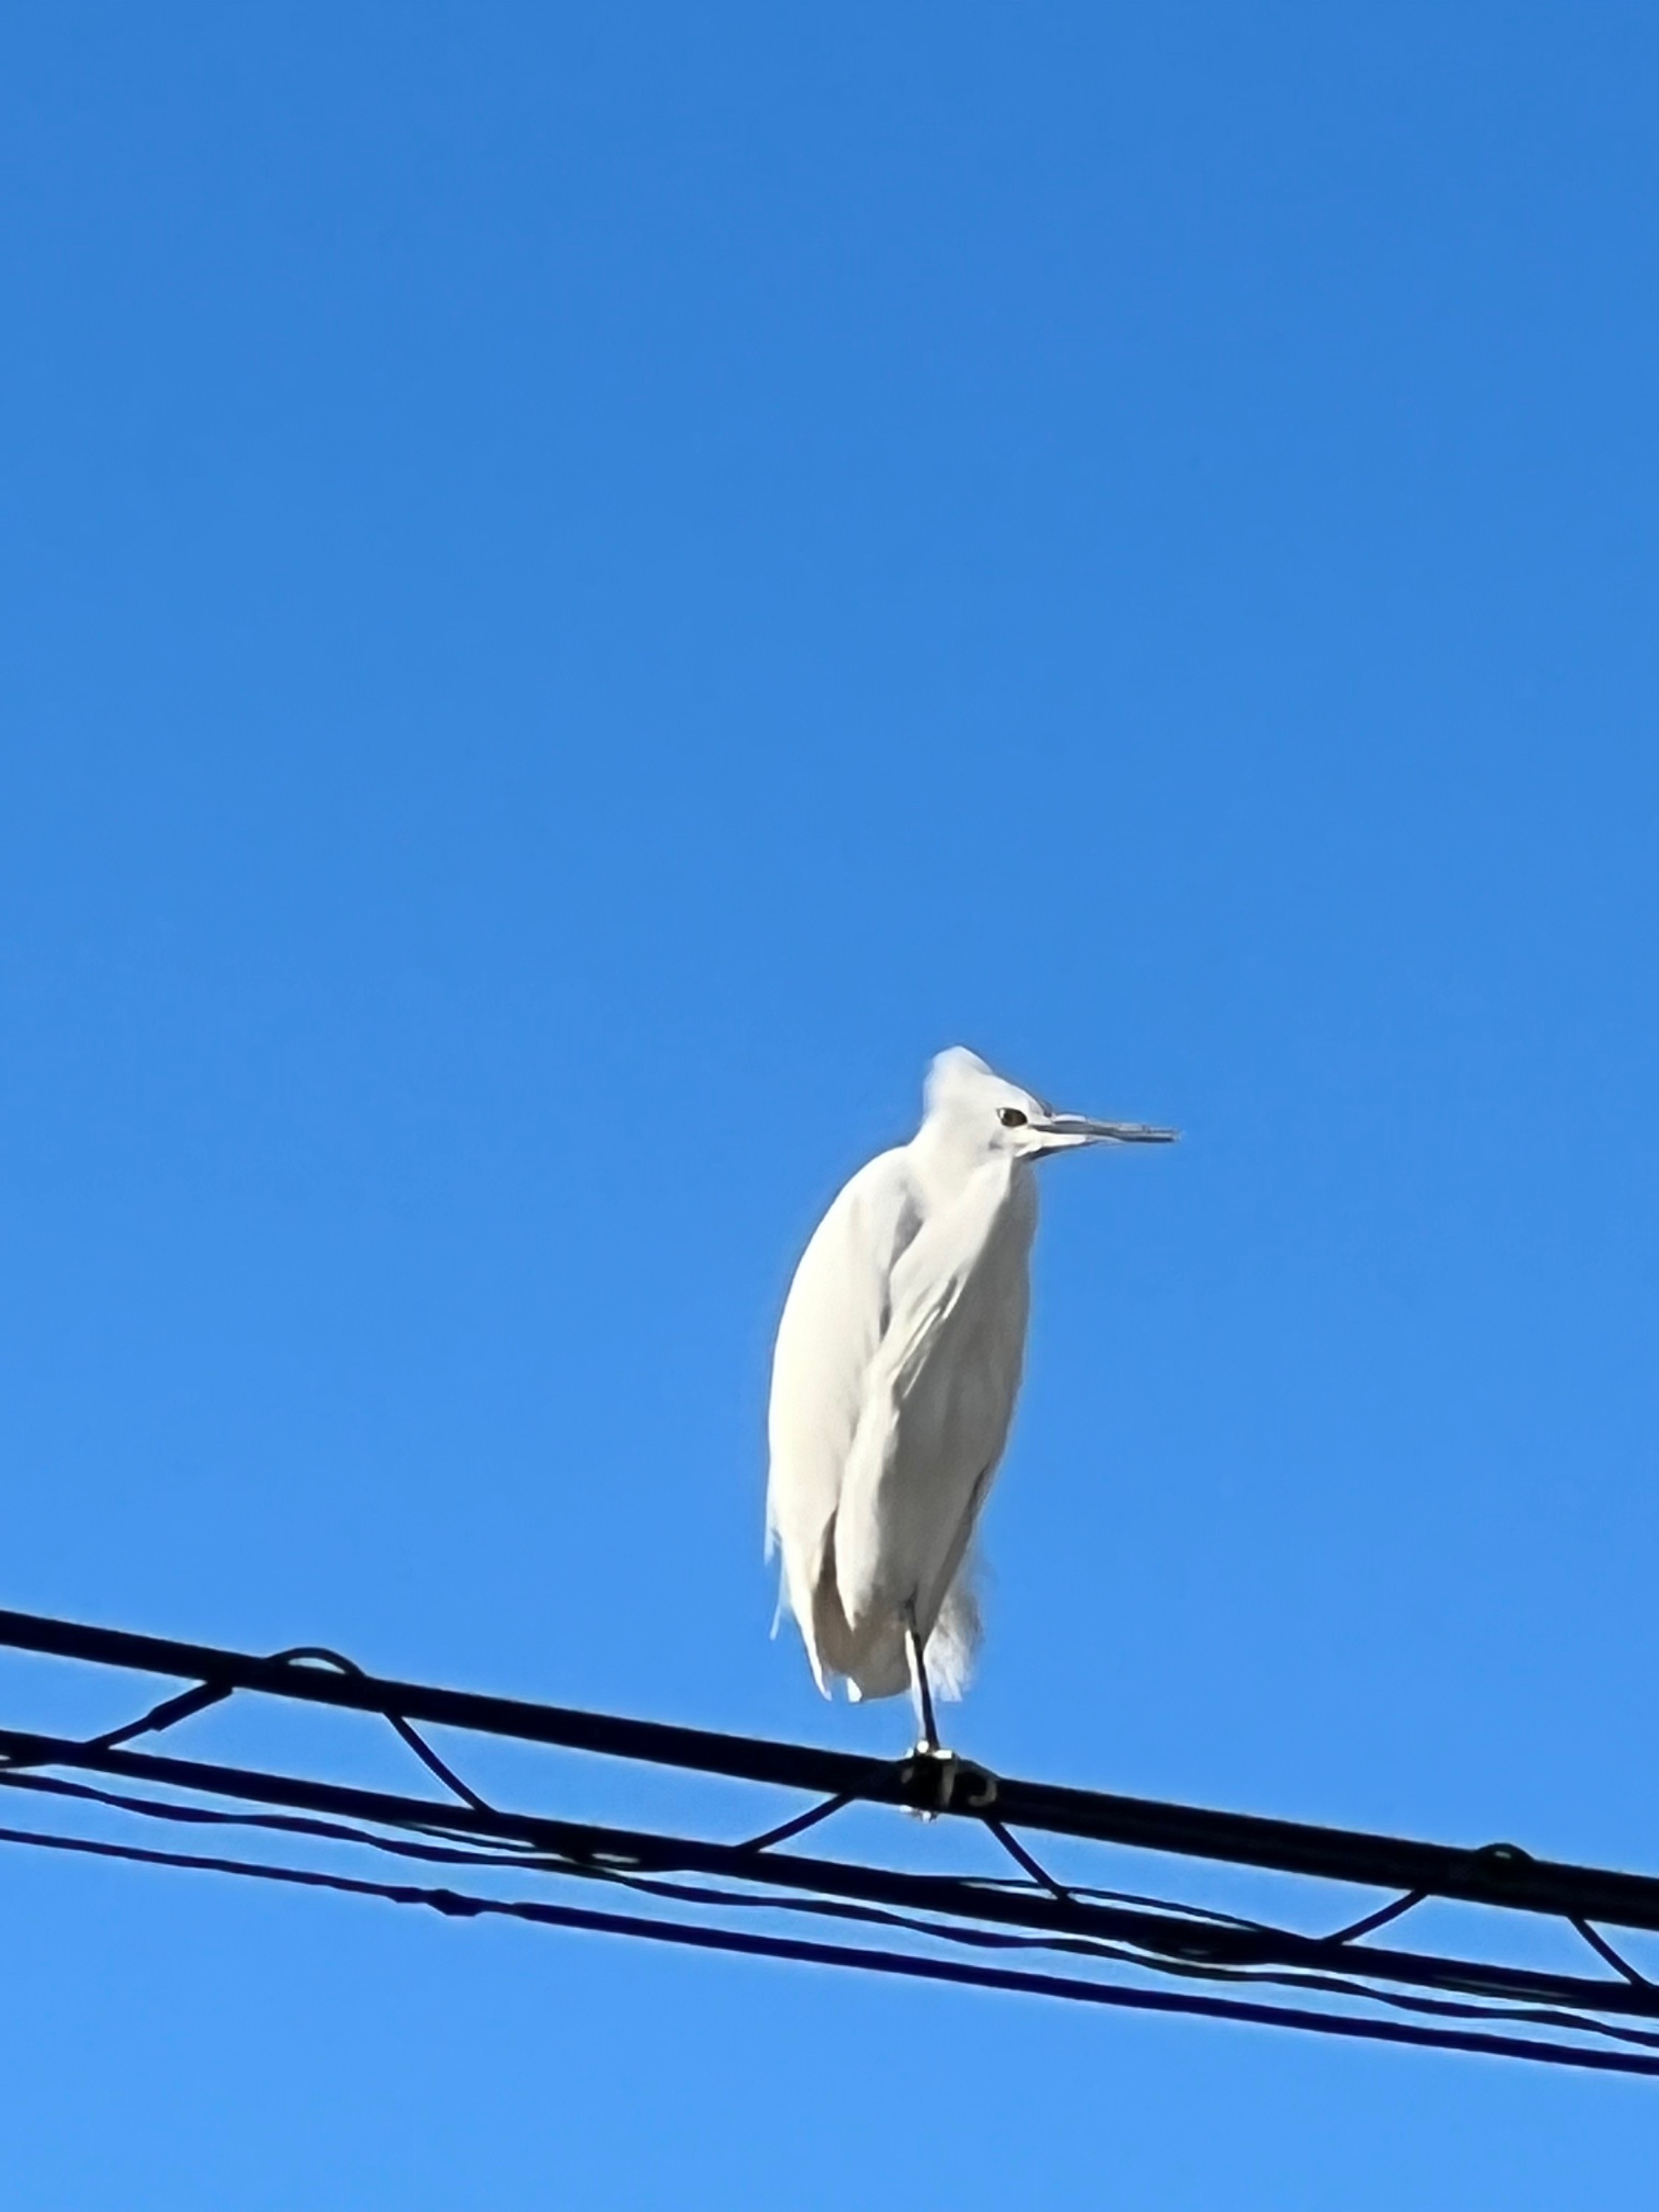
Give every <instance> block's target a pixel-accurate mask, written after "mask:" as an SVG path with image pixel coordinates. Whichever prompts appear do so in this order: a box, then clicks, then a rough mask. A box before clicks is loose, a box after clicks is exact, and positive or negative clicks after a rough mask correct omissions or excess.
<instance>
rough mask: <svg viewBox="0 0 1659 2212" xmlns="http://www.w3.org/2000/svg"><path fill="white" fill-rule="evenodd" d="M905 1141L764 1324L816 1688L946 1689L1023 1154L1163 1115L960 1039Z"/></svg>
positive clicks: (785, 1568)
mask: <svg viewBox="0 0 1659 2212" xmlns="http://www.w3.org/2000/svg"><path fill="white" fill-rule="evenodd" d="M926 1105H927V1111H926V1113H925V1115H924V1117H923V1120H922V1124H921V1128H920V1129H919V1130H918V1131H917V1132H916V1134H915V1136H914V1137H913V1138H912V1139H910V1142H909V1143H908V1145H900V1146H896V1148H895V1149H894V1150H893V1151H891V1152H882V1153H880V1154H879V1155H878V1157H877V1158H875V1159H873V1160H872V1161H871V1162H870V1164H868V1166H867V1167H864V1168H860V1170H859V1172H858V1173H857V1174H856V1175H855V1176H854V1177H853V1179H852V1181H851V1182H849V1183H848V1185H847V1186H846V1188H845V1189H843V1190H842V1193H841V1194H840V1195H839V1196H838V1197H837V1198H836V1200H835V1202H834V1203H833V1205H832V1206H830V1208H829V1212H827V1213H826V1214H825V1215H824V1217H823V1220H822V1221H821V1222H820V1223H819V1224H818V1226H817V1229H816V1230H815V1231H814V1232H813V1234H812V1238H811V1243H809V1244H808V1245H807V1247H806V1249H805V1253H804V1254H803V1255H802V1256H801V1261H800V1265H799V1267H797V1269H796V1270H795V1277H794V1280H793V1283H792V1284H791V1285H790V1286H789V1295H788V1297H787V1300H786V1301H785V1304H784V1309H783V1318H782V1320H781V1322H780V1323H779V1325H778V1340H777V1347H776V1350H775V1353H774V1355H773V1361H772V1395H771V1404H770V1408H769V1416H768V1431H769V1443H770V1449H771V1472H770V1476H769V1481H768V1485H767V1500H766V1519H767V1553H768V1556H770V1555H771V1553H772V1552H773V1551H774V1550H776V1551H777V1552H779V1553H781V1554H782V1587H781V1592H780V1597H779V1613H780V1616H781V1614H782V1613H783V1611H784V1610H785V1609H786V1608H787V1610H788V1611H789V1612H790V1613H793V1615H794V1618H795V1620H796V1621H797V1623H798V1624H799V1628H800V1632H801V1636H802V1638H803V1639H804V1641H805V1645H806V1656H807V1657H808V1659H809V1660H810V1661H811V1666H812V1673H813V1675H814V1677H815V1679H816V1680H817V1685H818V1687H819V1689H820V1690H822V1691H823V1694H824V1695H825V1696H826V1697H829V1696H831V1695H832V1694H833V1691H834V1685H835V1682H836V1680H837V1679H838V1678H839V1679H841V1680H844V1681H845V1682H846V1685H847V1692H848V1696H849V1697H852V1698H890V1697H895V1696H896V1695H897V1694H898V1693H899V1692H901V1691H902V1690H904V1689H906V1688H907V1687H908V1689H909V1690H910V1692H911V1693H912V1695H913V1697H914V1698H915V1702H916V1707H917V1711H918V1715H919V1717H920V1720H921V1729H922V1741H923V1745H924V1747H927V1748H928V1749H937V1747H938V1737H937V1734H936V1731H935V1729H934V1725H933V1701H932V1697H931V1695H930V1674H931V1682H932V1686H933V1687H936V1688H937V1689H938V1690H939V1693H940V1694H941V1695H942V1696H944V1697H951V1698H953V1697H957V1696H959V1695H960V1694H961V1692H962V1690H963V1686H964V1684H965V1682H966V1680H967V1677H968V1674H969V1668H970V1667H971V1664H972V1660H973V1655H974V1649H975V1644H976V1643H977V1641H978V1636H979V1618H978V1608H977V1606H976V1604H975V1598H974V1593H973V1589H972V1583H971V1575H970V1571H969V1545H970V1543H971V1541H972V1538H973V1534H974V1524H975V1521H976V1520H977V1518H978V1516H979V1511H980V1508H981V1506H982V1505H983V1504H984V1503H985V1497H986V1492H987V1491H988V1490H989V1488H990V1486H991V1478H992V1476H993V1475H994V1474H995V1472H996V1468H997V1462H998V1461H999V1460H1000V1458H1001V1456H1002V1450H1003V1446H1004V1445H1005V1444H1006V1442H1007V1440H1008V1426H1009V1423H1010V1421H1011V1420H1012V1417H1013V1411H1014V1398H1015V1395H1016V1393H1017V1392H1018V1389H1019V1378H1020V1369H1021V1366H1022V1364H1023V1362H1024V1353H1025V1323H1026V1315H1027V1310H1028V1308H1029V1304H1030V1279H1029V1272H1028V1262H1029V1257H1030V1249H1031V1238H1032V1235H1033V1232H1034V1231H1035V1230H1036V1178H1035V1177H1034V1176H1033V1175H1032V1173H1031V1163H1032V1162H1033V1161H1035V1160H1039V1159H1042V1158H1046V1157H1047V1156H1048V1154H1050V1153H1052V1152H1073V1151H1076V1150H1077V1149H1078V1148H1079V1146H1085V1145H1096V1144H1119V1145H1135V1144H1166V1143H1168V1142H1170V1139H1173V1138H1174V1136H1175V1135H1176V1132H1175V1131H1174V1130H1173V1129H1155V1128H1151V1127H1147V1126H1146V1124H1144V1123H1141V1122H1137V1121H1088V1120H1085V1118H1084V1116H1083V1115H1080V1114H1057V1113H1055V1112H1054V1109H1052V1108H1051V1107H1049V1106H1048V1105H1046V1104H1045V1103H1043V1102H1042V1099H1040V1098H1036V1097H1033V1096H1032V1095H1031V1093H1030V1091H1022V1090H1021V1089H1020V1088H1019V1086H1018V1084H1014V1083H1009V1082H1006V1081H1005V1080H1004V1079H1003V1078H1002V1077H1001V1076H1000V1075H996V1074H994V1073H993V1072H992V1071H991V1069H990V1068H988V1067H987V1066H986V1065H985V1062H984V1061H983V1060H981V1059H979V1058H978V1057H977V1055H976V1054H974V1053H971V1052H969V1051H966V1050H965V1049H964V1048H963V1047H961V1046H959V1045H958V1046H954V1047H952V1048H951V1050H950V1051H948V1052H942V1053H940V1054H939V1057H938V1059H937V1060H934V1062H933V1066H932V1067H931V1069H930V1070H929V1071H928V1076H927V1101H926Z"/></svg>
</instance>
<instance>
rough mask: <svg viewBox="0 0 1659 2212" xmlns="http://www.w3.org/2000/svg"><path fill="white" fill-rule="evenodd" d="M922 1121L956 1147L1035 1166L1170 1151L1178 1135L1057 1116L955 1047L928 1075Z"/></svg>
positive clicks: (1140, 1124) (1127, 1124) (1139, 1124)
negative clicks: (1119, 1152) (1124, 1152)
mask: <svg viewBox="0 0 1659 2212" xmlns="http://www.w3.org/2000/svg"><path fill="white" fill-rule="evenodd" d="M927 1120H928V1121H929V1122H930V1123H933V1124H935V1125H936V1126H938V1127H940V1129H941V1131H944V1130H947V1129H948V1131H949V1133H950V1136H951V1139H953V1141H954V1143H955V1144H963V1145H965V1146H970V1147H972V1148H973V1149H974V1150H975V1151H979V1152H984V1153H986V1154H987V1155H989V1154H994V1153H1000V1154H1002V1155H1003V1156H1004V1157H1006V1158H1012V1159H1017V1160H1040V1159H1043V1158H1047V1156H1048V1154H1049V1153H1050V1152H1077V1151H1079V1150H1080V1149H1081V1147H1082V1146H1085V1145H1169V1144H1173V1143H1174V1141H1175V1139H1176V1137H1177V1136H1178V1135H1179V1133H1180V1132H1179V1131H1178V1130H1175V1129H1157V1128H1153V1127H1152V1126H1151V1125H1150V1124H1149V1123H1147V1122H1145V1121H1091V1120H1090V1119H1089V1117H1088V1116H1087V1115H1084V1114H1060V1113H1057V1112H1056V1111H1055V1109H1054V1108H1053V1107H1052V1106H1050V1105H1049V1104H1048V1103H1047V1102H1046V1101H1045V1100H1043V1099H1041V1098H1038V1097H1036V1096H1035V1095H1034V1093H1032V1092H1031V1091H1022V1090H1021V1089H1020V1087H1019V1085H1018V1084H1017V1083H1010V1082H1009V1081H1008V1079H1006V1076H1001V1075H999V1074H997V1073H995V1071H994V1069H992V1068H989V1067H987V1066H986V1065H985V1062H984V1061H983V1060H981V1058H980V1056H979V1054H977V1053H974V1052H969V1050H968V1048H967V1047H966V1046H965V1045H959V1044H954V1045H952V1046H951V1048H949V1050H948V1051H945V1052H942V1053H940V1054H939V1057H938V1059H937V1060H934V1062H933V1066H932V1067H930V1068H929V1069H928V1071H927Z"/></svg>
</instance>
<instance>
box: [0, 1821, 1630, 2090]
mask: <svg viewBox="0 0 1659 2212" xmlns="http://www.w3.org/2000/svg"><path fill="white" fill-rule="evenodd" d="M0 1842H4V1843H11V1844H23V1845H33V1846H34V1847H36V1848H40V1849H45V1850H63V1851H71V1852H79V1853H82V1854H85V1855H87V1856H89V1857H99V1858H106V1859H115V1860H123V1861H126V1862H128V1863H134V1864H138V1865H148V1866H170V1867H175V1868H181V1869H186V1870H189V1871H191V1872H198V1873H214V1874H227V1875H237V1876H240V1877H242V1878H244V1879H250V1880H254V1881H271V1882H281V1883H287V1884H292V1885H295V1886H296V1887H304V1888H309V1889H323V1890H331V1891H335V1892H337V1893H343V1894H344V1895H348V1896H357V1897H375V1898H380V1899H385V1900H386V1901H387V1902H388V1903H391V1904H394V1905H422V1906H425V1907H427V1908H428V1909H429V1910H431V1911H436V1912H441V1913H442V1914H444V1915H445V1916H446V1917H450V1918H466V1919H475V1918H483V1917H501V1918H507V1919H514V1920H525V1921H529V1922H532V1923H537V1924H539V1925H541V1926H544V1927H553V1928H564V1929H581V1930H585V1931H586V1932H589V1933H592V1934H595V1935H610V1936H628V1937H632V1938H635V1939H637V1940H642V1941H645V1942H658V1943H670V1944H676V1945H680V1946H684V1947H686V1948H691V1949H695V1950H702V1951H725V1952H730V1953H735V1954H738V1955H740V1956H745V1957H750V1958H766V1959H778V1960H790V1961H792V1962H793V1963H795V1964H798V1965H806V1966H840V1967H844V1968H855V1969H859V1970H861V1971H863V1972H868V1973H880V1974H890V1975H897V1976H900V1977H902V1978H907V1979H910V1980H916V1981H934V1982H945V1983H951V1984H956V1985H957V1986H958V1987H967V1988H977V1989H989V1990H1003V1991H1006V1992H1010V1993H1014V1994H1019V1995H1024V1996H1048V1997H1055V1998H1059V1999H1061V2000H1063V2001H1066V2002H1072V2003H1079V2004H1095V2005H1103V2006H1109V2007H1115V2008H1124V2009H1127V2010H1131V2011H1137V2012H1154V2013H1166V2014H1178V2015H1189V2016H1197V2017H1200V2018H1206V2019H1212V2020H1226V2021H1243V2022H1248V2023H1249V2024H1252V2025H1254V2026H1257V2027H1292V2028H1297V2029H1301V2030H1304V2031H1307V2032H1309V2033H1316V2034H1321V2035H1334V2036H1339V2037H1346V2038H1349V2039H1358V2040H1363V2041H1366V2042H1378V2043H1395V2044H1406V2045H1413V2046H1415V2047H1417V2048H1419V2049H1428V2050H1445V2051H1470V2052H1476V2053H1480V2054H1483V2055H1485V2056H1487V2057H1499V2058H1525V2059H1530V2060H1532V2061H1534V2063H1540V2064H1546V2065H1554V2066H1570V2067H1577V2068H1581V2069H1586V2070H1589V2071H1593V2072H1598V2073H1616V2074H1639V2075H1659V2057H1644V2056H1643V2055H1641V2054H1639V2053H1637V2052H1631V2051H1600V2050H1592V2049H1585V2048H1583V2047H1581V2046H1579V2045H1572V2044H1563V2043H1547V2042H1544V2041H1542V2040H1540V2039H1533V2038H1529V2037H1526V2036H1507V2035H1495V2034H1491V2033H1485V2032H1481V2031H1475V2030H1472V2029H1464V2028H1452V2027H1422V2026H1419V2025H1418V2024H1417V2023H1415V2022H1413V2021H1379V2020H1367V2019H1355V2018H1352V2017H1349V2016H1346V2015H1340V2014H1330V2013H1320V2012H1315V2011H1309V2010H1306V2009H1304V2008H1301V2007H1298V2006H1291V2005H1267V2004H1259V2003H1255V2002H1244V2001H1242V2000H1239V1999H1237V1998H1229V1997H1218V1996H1195V1995H1192V1994H1188V1993H1187V1992H1184V1991H1183V1992H1180V1993H1177V1992H1176V1991H1173V1990H1140V1989H1126V1988H1123V1987H1121V1986H1117V1985H1113V1984H1104V1983H1097V1982H1084V1981H1079V1980H1077V1979H1075V1978H1073V1977H1069V1976H1065V1975H1055V1974H1035V1973H1030V1972H1016V1971H1013V1970H1011V1969H1009V1968H1006V1967H997V1966H978V1965H969V1964H967V1963H966V1962H964V1961H963V1960H953V1959H933V1958H926V1957H920V1956H917V1955H915V1954H906V1953H896V1952H888V1951H877V1950H872V1949H868V1948H864V1947H861V1946H854V1945H850V1944H828V1943H815V1942H805V1941H803V1940H801V1939H800V1938H798V1937H793V1936H768V1935H759V1934H757V1933H755V1932H753V1931H752V1930H750V1929H732V1928H708V1927H695V1926H690V1925H687V1924H685V1923H681V1922H671V1921H665V1920H652V1919H645V1918H641V1917H639V1916H637V1915H634V1914H623V1913H612V1912H593V1911H587V1910H586V1909H584V1908H582V1907H580V1906H574V1905H550V1904H547V1903H544V1902H543V1901H542V1900H540V1899H534V1900H532V1899H520V1898H493V1897H477V1896H471V1895H467V1894H465V1893H458V1892H456V1891H454V1890H449V1889H422V1888H418V1887H413V1886H411V1885H406V1884H402V1883H390V1882H374V1881H363V1880H362V1879H361V1878H358V1877H356V1876H353V1875H337V1874H325V1873H322V1872H320V1871H319V1870H317V1869H311V1868H299V1867H277V1866H266V1865H257V1864H254V1863H251V1862H249V1861H246V1860H241V1859H222V1858H210V1857H204V1856H197V1855H192V1854H186V1853H184V1852H176V1851H155V1850H145V1849H143V1848H141V1847H139V1846H137V1845H136V1844H112V1843H106V1842H104V1841H101V1840H95V1839H94V1838H88V1837H70V1836H56V1835H47V1834H43V1833H40V1832H30V1831H28V1830H24V1829H10V1828H0Z"/></svg>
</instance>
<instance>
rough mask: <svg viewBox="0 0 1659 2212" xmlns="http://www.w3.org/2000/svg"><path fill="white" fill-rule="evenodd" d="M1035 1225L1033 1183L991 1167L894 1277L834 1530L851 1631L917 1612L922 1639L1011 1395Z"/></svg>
mask: <svg viewBox="0 0 1659 2212" xmlns="http://www.w3.org/2000/svg"><path fill="white" fill-rule="evenodd" d="M1035 1227H1036V1194H1035V1186H1034V1184H1033V1183H1032V1182H1031V1180H1030V1176H1018V1177H1016V1178H1015V1179H1013V1180H1012V1182H1011V1181H1010V1180H1009V1179H1008V1178H1007V1176H1006V1173H1005V1172H1004V1171H1003V1170H1001V1169H1000V1167H990V1166H987V1168H986V1169H984V1170H981V1171H980V1172H979V1173H978V1174H976V1175H975V1176H974V1177H973V1178H972V1179H971V1181H970V1182H969V1186H968V1188H965V1189H964V1190H963V1192H962V1194H960V1196H959V1197H958V1198H957V1200H955V1201H954V1203H953V1204H951V1206H947V1207H945V1208H943V1209H941V1210H940V1211H939V1212H937V1213H935V1214H933V1215H930V1217H929V1218H928V1220H927V1224H926V1225H925V1227H924V1228H923V1229H922V1231H921V1234H920V1235H919V1236H918V1237H916V1238H915V1241H914V1242H913V1243H911V1244H910V1245H909V1247H908V1249H907V1250H906V1251H905V1252H904V1254H903V1255H902V1257H901V1258H900V1260H899V1261H898V1262H897V1264H896V1266H895V1267H894V1270H893V1291H892V1314H891V1317H890V1324H889V1327H888V1329H887V1332H886V1335H885V1337H884V1341H883V1343H882V1345H881V1346H880V1350H879V1352H878V1357H877V1358H876V1359H875V1360H874V1362H873V1363H872V1370H871V1375H870V1379H869V1383H868V1387H867V1389H866V1394H865V1408H864V1413H863V1417H862V1420H861V1423H860V1429H859V1432H858V1436H857V1438H856V1441H855V1443H854V1449H853V1451H852V1453H851V1456H850V1464H849V1468H848V1479H847V1495H846V1502H845V1506H844V1510H843V1511H842V1515H841V1518H840V1521H839V1522H838V1524H837V1528H836V1570H837V1577H838V1581H839V1585H840V1589H841V1593H842V1600H843V1602H844V1604H845V1606H846V1608H847V1613H848V1620H849V1621H851V1622H853V1623H854V1625H855V1626H857V1625H858V1624H860V1622H862V1621H863V1620H866V1619H873V1618H874V1617H875V1616H876V1615H877V1614H878V1613H880V1612H882V1611H883V1610H884V1609H888V1608H890V1607H895V1606H897V1605H902V1604H908V1603H912V1602H914V1603H915V1606H916V1608H917V1614H918V1626H920V1627H921V1630H922V1632H923V1634H924V1635H926V1634H927V1632H928V1630H929V1629H930V1628H931V1626H932V1625H933V1620H934V1619H936V1618H937V1614H938V1610H939V1607H940V1606H941V1605H942V1604H943V1602H944V1600H945V1594H946V1592H947V1591H948V1589H949V1588H950V1585H951V1579H952V1577H954V1576H955V1574H956V1573H957V1569H958V1568H959V1566H960V1565H961V1564H962V1560H963V1554H964V1553H965V1551H966V1549H967V1546H968V1543H969V1539H970V1537H971V1535H972V1533H973V1525H974V1522H975V1518H976V1517H977V1515H978V1511H979V1508H980V1506H981V1504H983V1502H984V1498H985V1493H986V1492H987V1489H988V1487H989V1485H990V1480H991V1477H992V1475H993V1474H994V1471H995V1468H996V1465H997V1462H998V1461H999V1460H1000V1458H1001V1456H1002V1451H1003V1447H1004V1445H1005V1444H1006V1442H1007V1438H1008V1429H1009V1424H1010V1422H1011V1420H1012V1416H1013V1409H1014V1400H1015V1397H1016V1395H1018V1389H1019V1378H1020V1370H1021V1367H1022V1365H1023V1363H1024V1349H1025V1322H1026V1312H1027V1306H1028V1298H1029V1291H1028V1278H1027V1272H1026V1265H1027V1258H1028V1255H1029V1254H1030V1245H1031V1235H1032V1231H1033V1230H1034V1228H1035Z"/></svg>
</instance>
